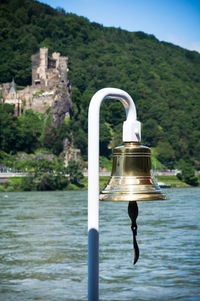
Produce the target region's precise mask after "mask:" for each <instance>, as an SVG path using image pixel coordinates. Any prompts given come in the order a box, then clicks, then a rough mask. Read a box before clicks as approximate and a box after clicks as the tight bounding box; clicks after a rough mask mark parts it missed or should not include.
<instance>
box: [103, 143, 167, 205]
mask: <svg viewBox="0 0 200 301" xmlns="http://www.w3.org/2000/svg"><path fill="white" fill-rule="evenodd" d="M100 200H101V201H128V202H132V201H153V200H166V195H165V194H164V193H163V192H162V191H161V189H160V187H159V185H158V184H157V182H156V179H155V177H154V176H153V173H152V164H151V150H150V148H148V147H146V146H142V145H141V144H140V142H125V143H124V144H123V145H122V146H118V147H116V148H114V151H113V167H112V174H111V178H110V180H109V182H108V184H107V186H106V187H105V188H104V189H103V190H102V191H101V193H100Z"/></svg>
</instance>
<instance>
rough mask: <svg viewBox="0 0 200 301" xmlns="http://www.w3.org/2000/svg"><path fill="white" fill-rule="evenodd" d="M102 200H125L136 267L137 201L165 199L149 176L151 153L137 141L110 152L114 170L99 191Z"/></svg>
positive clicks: (150, 173)
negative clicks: (130, 223) (127, 203)
mask: <svg viewBox="0 0 200 301" xmlns="http://www.w3.org/2000/svg"><path fill="white" fill-rule="evenodd" d="M99 199H100V200H101V201H128V202H129V205H128V214H129V217H130V219H131V221H132V225H131V229H132V232H133V248H134V261H133V263H134V264H135V263H136V262H137V261H138V259H139V248H138V244H137V241H136V235H137V224H136V219H137V216H138V206H137V202H136V201H153V200H166V195H165V194H164V193H163V192H162V191H161V189H160V187H159V185H158V184H157V182H156V179H155V177H154V176H153V173H152V164H151V150H150V148H148V147H146V146H142V145H141V144H140V142H124V144H123V145H122V146H118V147H116V148H115V149H114V151H113V167H112V174H111V178H110V180H109V182H108V184H107V186H106V187H105V188H104V189H103V190H102V191H101V194H100V197H99Z"/></svg>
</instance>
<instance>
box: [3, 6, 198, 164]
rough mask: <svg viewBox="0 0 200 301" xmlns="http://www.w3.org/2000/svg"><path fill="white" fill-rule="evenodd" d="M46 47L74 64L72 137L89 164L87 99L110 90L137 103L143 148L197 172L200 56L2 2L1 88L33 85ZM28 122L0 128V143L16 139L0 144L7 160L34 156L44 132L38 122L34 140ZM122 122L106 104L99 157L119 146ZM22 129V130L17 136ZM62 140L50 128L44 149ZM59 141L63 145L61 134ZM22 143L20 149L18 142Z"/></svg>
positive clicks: (117, 109) (58, 13)
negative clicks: (16, 154) (37, 56)
mask: <svg viewBox="0 0 200 301" xmlns="http://www.w3.org/2000/svg"><path fill="white" fill-rule="evenodd" d="M44 46H45V47H48V48H49V52H50V54H51V53H52V52H54V51H57V52H60V53H61V54H62V55H63V56H68V57H69V64H70V65H69V68H70V78H71V82H72V87H73V105H74V116H73V119H72V121H71V123H70V125H69V127H68V129H70V131H71V132H72V133H73V136H74V143H75V146H76V147H78V148H80V149H81V153H82V155H83V157H84V158H85V159H86V157H87V110H88V104H89V101H90V98H91V96H92V95H93V94H94V92H95V91H97V90H98V89H100V88H103V87H108V86H112V87H116V88H121V89H124V90H126V91H127V92H128V93H129V94H130V95H131V96H132V97H133V99H134V102H135V104H136V107H137V112H138V119H139V120H140V121H141V122H142V139H143V143H144V144H147V145H148V146H151V147H153V148H154V149H155V153H156V154H157V157H158V159H159V160H160V161H161V162H162V163H163V164H164V165H165V166H168V167H175V166H178V162H179V161H180V159H182V160H184V161H185V162H189V164H193V165H194V164H196V168H198V166H199V162H200V152H199V148H200V122H199V116H200V54H199V53H197V52H195V51H188V50H186V49H182V48H180V47H178V46H175V45H172V44H169V43H165V42H160V41H158V40H157V39H156V38H155V37H154V36H153V35H147V34H145V33H143V32H128V31H125V30H121V29H120V28H105V27H103V26H101V25H99V24H96V23H91V22H89V21H88V20H87V19H86V18H83V17H78V16H76V15H74V14H68V13H65V12H64V11H63V10H62V9H57V10H54V9H52V8H50V7H49V6H47V5H44V4H41V3H38V2H36V1H33V0H1V3H0V54H1V55H0V82H1V83H3V82H8V81H11V79H12V77H13V76H14V77H15V80H16V82H17V84H19V85H27V84H30V83H31V62H30V57H31V55H32V54H34V53H36V52H38V50H39V48H40V47H44ZM1 114H3V113H1ZM31 114H32V113H31ZM2 118H3V117H2ZM23 118H24V117H23ZM23 118H21V119H19V120H17V119H16V118H15V117H13V116H12V115H10V117H8V119H7V120H8V123H7V125H6V127H5V121H1V122H2V124H1V126H2V128H3V131H4V133H3V134H1V135H3V137H6V135H7V134H6V131H10V133H12V134H11V135H10V136H9V138H8V140H6V139H4V138H2V139H4V140H1V148H3V149H4V150H5V151H6V152H10V151H11V150H12V149H11V146H12V148H13V147H15V148H16V149H17V150H20V149H21V148H23V147H24V148H25V149H26V151H28V152H30V151H31V148H32V146H30V145H33V144H34V143H36V144H37V143H38V139H37V138H38V133H39V132H40V131H41V129H42V125H41V124H40V123H39V122H38V126H37V128H35V129H34V135H29V134H28V132H30V130H31V131H32V133H33V128H32V127H33V124H31V123H30V126H28V127H26V123H25V121H24V120H23ZM31 118H32V117H31ZM124 118H125V113H124V112H123V108H122V105H121V104H120V103H119V102H117V101H116V102H109V101H105V103H104V104H103V106H102V110H101V154H102V155H104V156H107V157H108V156H109V155H110V153H109V151H108V146H113V145H115V144H117V143H120V140H121V124H122V121H123V120H124ZM12 122H13V123H14V125H13V124H12ZM15 123H16V124H15ZM18 123H20V124H21V125H20V127H22V130H18V129H19V126H18ZM36 123H37V122H36ZM4 127H5V128H4ZM30 128H31V129H30ZM25 129H26V130H25ZM12 131H13V132H12ZM61 132H62V131H61ZM57 134H58V133H54V129H52V128H50V126H48V124H47V125H46V135H43V136H45V137H46V138H45V139H46V140H45V142H44V143H45V146H47V147H48V143H49V142H48V141H51V137H55V135H57ZM49 135H50V138H49ZM59 135H60V139H62V137H63V136H62V135H63V134H62V133H60V134H59ZM17 136H19V137H20V139H21V140H20V139H19V141H21V142H17V141H15V137H17ZM23 136H24V137H23ZM48 138H49V140H48ZM23 139H24V140H23ZM30 139H31V141H30ZM13 141H14V142H13ZM43 141H44V140H43ZM60 141H61V140H60ZM51 145H52V144H51ZM60 147H61V146H60V145H57V147H56V149H55V150H54V153H56V152H57V153H59V152H60Z"/></svg>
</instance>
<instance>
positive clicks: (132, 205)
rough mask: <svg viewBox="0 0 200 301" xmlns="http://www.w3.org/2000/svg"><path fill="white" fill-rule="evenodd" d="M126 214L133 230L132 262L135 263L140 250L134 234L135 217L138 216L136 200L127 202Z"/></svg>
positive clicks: (135, 229) (135, 231)
mask: <svg viewBox="0 0 200 301" xmlns="http://www.w3.org/2000/svg"><path fill="white" fill-rule="evenodd" d="M128 215H129V217H130V219H131V221H132V225H131V230H132V232H133V248H134V261H133V264H136V262H137V261H138V259H139V255H140V251H139V248H138V244H137V240H136V235H137V224H136V219H137V216H138V206H137V202H129V204H128Z"/></svg>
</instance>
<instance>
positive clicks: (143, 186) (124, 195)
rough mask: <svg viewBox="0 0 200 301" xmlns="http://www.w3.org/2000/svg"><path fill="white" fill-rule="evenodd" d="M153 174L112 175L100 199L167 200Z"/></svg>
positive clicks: (130, 200)
mask: <svg viewBox="0 0 200 301" xmlns="http://www.w3.org/2000/svg"><path fill="white" fill-rule="evenodd" d="M166 199H167V198H166V195H165V194H164V193H163V192H162V191H161V189H160V187H159V185H158V184H157V182H156V180H155V178H154V177H153V176H149V177H124V176H123V177H118V176H112V177H111V179H110V181H109V183H108V185H107V186H106V187H105V189H103V190H102V191H101V193H100V196H99V200H100V201H114V202H116V201H119V202H122V201H125V202H134V201H158V200H166Z"/></svg>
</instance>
